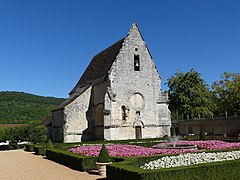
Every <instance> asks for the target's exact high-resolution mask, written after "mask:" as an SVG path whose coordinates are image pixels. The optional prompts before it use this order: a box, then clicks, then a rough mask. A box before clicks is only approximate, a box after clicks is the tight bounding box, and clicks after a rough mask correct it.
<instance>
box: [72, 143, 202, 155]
mask: <svg viewBox="0 0 240 180" xmlns="http://www.w3.org/2000/svg"><path fill="white" fill-rule="evenodd" d="M106 148H107V150H108V152H109V155H110V156H120V157H135V156H152V155H157V154H177V153H186V152H197V151H198V150H190V149H155V148H147V147H142V146H136V145H124V144H113V145H106ZM100 149H101V146H100V145H91V146H79V147H77V148H71V149H69V151H70V152H73V153H76V154H81V155H84V156H98V154H99V152H100Z"/></svg>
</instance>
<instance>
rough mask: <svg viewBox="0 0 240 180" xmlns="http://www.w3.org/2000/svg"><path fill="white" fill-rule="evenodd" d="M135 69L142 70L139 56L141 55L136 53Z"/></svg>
mask: <svg viewBox="0 0 240 180" xmlns="http://www.w3.org/2000/svg"><path fill="white" fill-rule="evenodd" d="M134 71H140V58H139V55H134Z"/></svg>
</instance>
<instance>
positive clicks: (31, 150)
mask: <svg viewBox="0 0 240 180" xmlns="http://www.w3.org/2000/svg"><path fill="white" fill-rule="evenodd" d="M25 151H28V152H34V145H33V144H26V146H25Z"/></svg>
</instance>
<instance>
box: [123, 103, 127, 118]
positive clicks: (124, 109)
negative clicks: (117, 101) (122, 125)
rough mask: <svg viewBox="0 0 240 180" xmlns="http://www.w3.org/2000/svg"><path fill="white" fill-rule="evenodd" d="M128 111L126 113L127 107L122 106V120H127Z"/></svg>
mask: <svg viewBox="0 0 240 180" xmlns="http://www.w3.org/2000/svg"><path fill="white" fill-rule="evenodd" d="M126 117H127V113H126V107H125V106H122V120H123V121H126Z"/></svg>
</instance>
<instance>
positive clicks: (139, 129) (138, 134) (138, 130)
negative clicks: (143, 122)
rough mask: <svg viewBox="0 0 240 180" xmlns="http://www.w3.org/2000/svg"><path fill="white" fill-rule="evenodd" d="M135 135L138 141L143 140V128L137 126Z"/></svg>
mask: <svg viewBox="0 0 240 180" xmlns="http://www.w3.org/2000/svg"><path fill="white" fill-rule="evenodd" d="M135 135H136V139H142V127H141V126H135Z"/></svg>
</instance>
